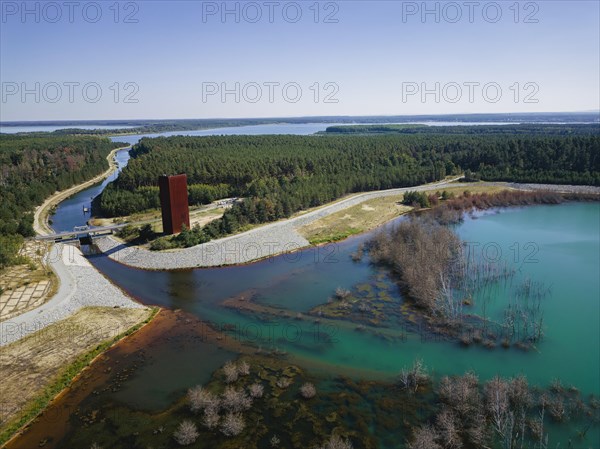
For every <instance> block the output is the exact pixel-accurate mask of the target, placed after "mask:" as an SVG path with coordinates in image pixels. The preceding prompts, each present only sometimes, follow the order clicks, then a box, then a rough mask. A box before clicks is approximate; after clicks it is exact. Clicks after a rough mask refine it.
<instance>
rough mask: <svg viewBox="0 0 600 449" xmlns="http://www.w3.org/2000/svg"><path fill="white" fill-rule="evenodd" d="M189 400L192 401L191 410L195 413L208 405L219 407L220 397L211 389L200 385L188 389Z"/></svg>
mask: <svg viewBox="0 0 600 449" xmlns="http://www.w3.org/2000/svg"><path fill="white" fill-rule="evenodd" d="M188 400H189V401H190V410H191V411H192V412H194V413H196V412H199V411H201V410H204V409H206V408H208V407H217V408H218V404H219V398H217V397H216V396H215V395H214V394H212V393H211V392H210V391H208V390H205V389H204V388H202V387H201V386H200V385H197V386H195V387H194V388H190V389H189V390H188Z"/></svg>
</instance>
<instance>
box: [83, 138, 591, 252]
mask: <svg viewBox="0 0 600 449" xmlns="http://www.w3.org/2000/svg"><path fill="white" fill-rule="evenodd" d="M467 128H475V127H467ZM599 149H600V136H599V135H565V136H561V135H552V136H546V135H486V134H484V135H478V134H468V133H467V134H461V135H453V134H443V133H440V134H414V135H377V136H355V135H334V136H329V135H319V136H291V135H283V136H281V135H280V136H276V135H269V136H209V137H183V136H177V137H168V138H165V137H161V138H155V139H148V138H144V139H142V140H141V141H140V142H139V143H138V144H137V145H136V146H135V147H134V148H133V150H132V152H131V154H132V159H131V160H130V162H129V164H128V165H127V167H125V169H124V170H123V171H122V172H121V174H120V176H119V178H118V179H117V180H116V181H115V182H113V183H111V184H110V185H109V186H108V187H107V188H106V189H105V190H104V192H103V193H102V194H101V196H100V197H99V198H98V200H97V201H96V203H95V204H96V205H97V207H98V208H99V212H100V213H101V214H103V215H105V216H119V215H127V214H131V213H133V212H138V211H142V210H145V209H148V208H153V207H158V206H159V201H158V189H157V187H156V186H157V181H158V176H159V175H161V174H163V173H166V174H177V173H186V174H187V176H188V183H189V192H190V204H191V205H196V204H206V203H208V202H210V201H212V200H214V199H217V198H222V197H225V196H238V197H243V198H245V200H244V201H242V202H240V203H237V204H235V205H234V206H233V207H232V208H231V209H229V210H228V211H227V212H226V213H225V215H224V216H223V218H222V219H220V220H217V221H215V222H212V223H210V224H209V225H207V226H206V227H205V228H204V229H203V230H202V231H197V232H196V234H198V235H196V237H197V239H192V240H193V241H198V242H202V241H205V240H207V239H211V238H215V237H218V236H222V235H225V234H229V233H232V232H236V231H238V230H239V229H241V228H243V227H244V226H247V225H249V224H254V223H263V222H268V221H273V220H277V219H280V218H285V217H289V216H290V215H291V214H293V213H294V212H297V211H299V210H301V209H306V208H310V207H315V206H319V205H321V204H324V203H327V202H330V201H333V200H335V199H337V198H339V197H341V196H343V195H345V194H349V193H354V192H360V191H369V190H380V189H389V188H396V187H407V186H414V185H419V184H423V183H427V182H431V181H434V180H438V179H442V178H444V177H445V176H448V175H455V174H458V173H462V172H464V171H467V170H468V171H469V172H470V173H471V176H477V177H479V176H480V177H481V178H482V179H486V180H490V181H493V180H497V181H517V182H538V183H564V184H589V185H600V158H599V154H600V152H599V151H598V150H599ZM97 210H98V209H97ZM200 232H201V235H200V234H199V233H200Z"/></svg>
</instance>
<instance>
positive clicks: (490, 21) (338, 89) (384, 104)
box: [0, 0, 600, 121]
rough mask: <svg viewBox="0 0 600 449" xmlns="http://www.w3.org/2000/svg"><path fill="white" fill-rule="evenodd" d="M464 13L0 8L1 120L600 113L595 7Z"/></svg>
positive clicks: (368, 5) (402, 5) (179, 5)
mask: <svg viewBox="0 0 600 449" xmlns="http://www.w3.org/2000/svg"><path fill="white" fill-rule="evenodd" d="M475 3H477V5H475V6H472V7H470V6H469V4H468V2H427V4H425V8H426V9H427V10H430V11H431V12H430V13H429V14H426V15H425V16H424V17H423V16H422V13H423V9H424V8H423V2H401V1H387V2H377V1H369V2H367V1H339V2H318V3H316V2H314V1H311V0H309V1H299V2H296V3H294V2H286V1H281V2H278V1H275V2H271V3H269V2H266V1H265V2H262V1H258V2H227V3H224V2H220V1H219V2H199V1H198V2H195V1H182V2H177V1H172V2H163V1H138V2H119V3H118V4H116V6H115V2H114V1H106V2H102V1H100V2H97V3H93V2H75V5H74V6H73V7H72V8H73V9H72V10H71V11H69V6H66V5H65V4H64V2H62V1H58V2H54V3H53V2H28V3H27V4H26V8H27V10H28V11H29V12H27V11H24V10H23V7H22V2H20V1H19V2H6V1H2V2H1V6H2V19H1V22H0V26H1V30H0V38H1V39H0V42H1V43H0V50H1V51H0V79H1V82H2V103H1V104H0V106H1V111H0V112H1V114H0V120H2V121H10V120H60V119H63V120H70V119H80V120H84V119H126V118H210V117H277V116H310V115H379V114H382V115H383V114H385V115H392V114H394V115H395V114H452V113H485V112H490V113H494V112H537V111H585V110H597V109H599V107H600V93H599V84H600V67H599V66H600V61H599V59H600V44H599V42H600V32H599V26H600V25H599V23H600V9H599V3H600V2H597V1H568V2H562V1H538V2H518V3H517V2H514V1H507V2H503V1H501V2H496V3H494V2H485V1H482V2H475ZM515 4H516V6H515ZM98 5H99V7H98ZM224 5H226V6H224ZM224 8H228V9H229V10H231V11H236V10H237V11H238V12H237V13H235V12H232V13H230V14H228V15H226V16H225V17H223V16H222V15H221V13H222V12H223V9H224ZM270 8H272V9H271V10H270ZM470 8H473V9H471V10H470ZM117 11H118V16H116V12H117ZM258 11H260V13H261V17H260V18H259V19H256V14H257V12H258ZM284 11H285V12H284ZM316 11H318V12H319V14H318V17H316V16H315V13H316ZM270 12H272V23H271V21H270V17H269V14H270ZM298 12H301V17H300V18H299V19H298V20H297V21H294V19H295V16H297V14H298ZM24 13H26V14H25V15H24ZM59 13H60V17H59V16H58V14H59ZM70 13H71V14H72V17H69V15H70ZM98 13H100V14H101V16H98ZM459 13H460V14H461V17H460V18H458V16H457V14H459ZM499 13H500V14H501V16H500V17H498V14H499ZM517 13H518V14H517ZM469 15H471V17H469ZM326 17H328V18H329V22H331V23H329V22H327V21H326ZM96 18H97V20H96ZM127 18H128V19H129V20H126V19H127ZM253 21H254V22H253ZM84 86H85V89H84ZM484 87H485V89H484ZM98 88H99V89H101V92H100V91H99V90H98ZM59 89H60V90H59ZM224 89H225V90H227V91H228V92H229V93H227V94H226V95H224V96H223V95H222V93H223V90H224ZM25 90H26V91H27V92H29V93H26V94H25V95H23V92H24V91H25ZM424 90H426V91H427V92H429V93H427V94H426V95H423V91H424ZM69 94H71V97H72V98H69V96H70V95H69ZM117 94H118V95H117ZM128 95H129V96H128ZM270 95H271V98H269V96H270ZM135 100H137V102H135Z"/></svg>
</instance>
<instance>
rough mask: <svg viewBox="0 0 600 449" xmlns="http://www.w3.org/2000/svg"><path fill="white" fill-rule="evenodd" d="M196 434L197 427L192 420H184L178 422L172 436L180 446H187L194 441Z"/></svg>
mask: <svg viewBox="0 0 600 449" xmlns="http://www.w3.org/2000/svg"><path fill="white" fill-rule="evenodd" d="M198 435H199V434H198V428H197V427H196V424H194V423H193V422H192V421H188V420H185V421H182V422H181V424H179V427H177V430H176V431H175V433H174V434H173V437H174V438H175V441H177V443H179V444H180V445H181V446H189V445H190V444H193V443H195V442H196V440H197V439H198Z"/></svg>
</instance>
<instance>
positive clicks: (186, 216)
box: [158, 175, 190, 234]
mask: <svg viewBox="0 0 600 449" xmlns="http://www.w3.org/2000/svg"><path fill="white" fill-rule="evenodd" d="M158 187H159V189H160V208H161V212H162V224H163V231H164V233H165V234H176V233H178V232H181V228H182V226H183V225H186V226H187V228H188V229H189V228H190V210H189V207H188V192H187V176H186V175H175V176H167V175H163V176H159V178H158Z"/></svg>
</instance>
